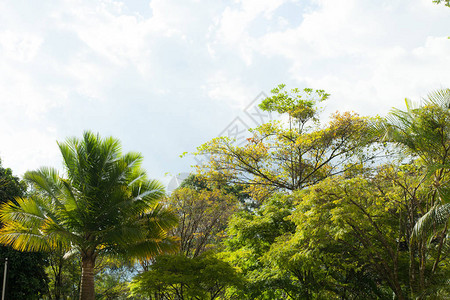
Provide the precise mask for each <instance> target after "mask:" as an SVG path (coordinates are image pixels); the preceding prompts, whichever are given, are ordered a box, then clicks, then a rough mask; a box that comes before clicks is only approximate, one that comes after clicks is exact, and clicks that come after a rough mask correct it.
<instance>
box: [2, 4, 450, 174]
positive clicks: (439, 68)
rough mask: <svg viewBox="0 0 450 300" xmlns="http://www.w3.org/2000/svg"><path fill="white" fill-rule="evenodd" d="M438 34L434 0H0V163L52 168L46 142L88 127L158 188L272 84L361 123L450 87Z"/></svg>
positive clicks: (443, 30)
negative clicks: (321, 98) (313, 92)
mask: <svg viewBox="0 0 450 300" xmlns="http://www.w3.org/2000/svg"><path fill="white" fill-rule="evenodd" d="M448 36H450V8H447V7H445V6H443V5H435V4H433V3H432V0H407V1H405V0H402V1H400V0H386V1H385V0H376V1H375V0H312V1H306V0H298V1H297V0H241V1H239V0H234V1H226V0H223V1H215V0H208V1H202V0H152V1H148V0H124V1H113V0H109V1H95V0H85V1H84V0H73V1H72V0H71V1H45V0H41V1H29V0H2V1H0V158H1V160H2V164H3V166H4V167H9V168H12V169H13V172H14V173H15V174H17V175H19V176H21V175H22V174H23V173H24V172H25V171H27V170H33V169H36V168H38V167H40V166H53V167H56V168H60V167H61V156H60V154H59V150H58V148H57V145H56V141H62V140H64V139H66V138H67V137H70V136H77V137H80V136H81V134H82V132H83V130H87V129H89V130H92V131H94V132H99V133H100V134H101V135H102V136H108V135H112V136H114V137H117V138H119V139H120V140H121V141H122V144H123V148H124V150H125V151H130V150H133V151H138V152H141V153H142V154H143V155H144V167H145V168H146V169H147V171H148V173H149V175H150V177H152V178H158V179H161V180H163V181H167V180H168V178H170V175H165V174H166V173H170V174H172V175H175V174H177V173H180V172H188V171H189V166H190V165H193V164H195V163H196V161H195V160H194V159H193V158H192V157H191V156H187V157H185V158H180V157H179V155H180V154H182V153H183V152H185V151H188V152H192V151H194V150H195V148H196V147H197V146H199V145H200V144H202V143H204V142H206V141H208V140H209V139H211V138H213V137H216V136H217V135H219V134H221V133H224V132H225V133H226V132H227V129H229V128H230V126H232V125H233V124H234V123H235V122H240V124H245V126H249V127H253V126H255V124H257V123H258V122H259V121H258V120H257V118H252V117H251V114H250V113H249V110H250V108H249V107H248V106H249V105H251V103H252V102H253V101H254V100H255V99H256V98H258V97H261V94H260V93H261V92H264V93H266V94H269V92H270V90H271V89H272V88H273V87H275V86H276V85H277V84H279V83H286V84H287V85H288V87H290V88H293V87H299V88H305V87H312V88H316V89H324V90H326V91H327V92H328V93H330V94H331V98H330V100H329V101H328V102H327V103H326V112H333V111H336V110H340V111H345V110H353V111H356V112H358V113H360V114H361V115H376V114H379V115H384V114H386V113H387V112H388V111H389V110H390V108H391V107H393V106H395V107H398V108H403V107H404V98H405V97H407V98H411V99H413V100H417V101H418V100H420V98H421V97H425V96H426V95H427V93H429V92H431V91H433V90H436V89H439V88H444V87H449V86H450V40H449V39H448V38H447V37H448ZM246 112H247V113H246ZM236 118H238V119H236ZM239 126H241V125H239ZM241 127H242V126H241Z"/></svg>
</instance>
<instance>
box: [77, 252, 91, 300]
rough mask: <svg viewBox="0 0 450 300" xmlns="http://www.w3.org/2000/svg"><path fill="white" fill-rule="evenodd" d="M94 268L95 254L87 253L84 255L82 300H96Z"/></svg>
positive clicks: (82, 258) (82, 261)
mask: <svg viewBox="0 0 450 300" xmlns="http://www.w3.org/2000/svg"><path fill="white" fill-rule="evenodd" d="M94 267H95V255H94V252H93V251H86V252H84V253H82V255H81V288H80V300H95V289H94Z"/></svg>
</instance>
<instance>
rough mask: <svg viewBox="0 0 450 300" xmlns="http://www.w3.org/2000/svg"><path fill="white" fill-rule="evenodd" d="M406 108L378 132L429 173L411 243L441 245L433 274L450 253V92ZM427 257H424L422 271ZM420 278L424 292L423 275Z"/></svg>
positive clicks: (393, 111) (434, 95) (397, 110)
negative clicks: (428, 185)
mask: <svg viewBox="0 0 450 300" xmlns="http://www.w3.org/2000/svg"><path fill="white" fill-rule="evenodd" d="M406 106H407V110H406V111H402V110H399V109H393V110H392V111H391V113H390V114H389V115H388V117H387V118H386V120H385V122H382V123H381V124H379V127H378V128H377V129H378V131H379V132H381V133H382V134H383V138H384V140H385V141H390V142H394V143H396V144H398V145H400V146H401V147H402V148H403V150H404V152H405V153H406V154H411V155H413V156H415V157H418V158H419V159H420V161H421V162H422V163H423V165H424V166H425V168H426V170H427V172H426V174H425V175H424V180H425V179H430V180H431V182H432V184H431V187H432V191H431V193H430V194H429V195H430V197H429V199H428V202H427V211H426V213H425V214H424V215H423V216H421V217H420V218H419V219H418V220H417V222H416V223H415V225H414V229H413V231H412V235H411V243H415V242H419V243H421V246H419V247H423V248H424V247H425V245H426V242H427V241H428V242H430V241H431V240H434V241H437V242H438V246H437V251H436V253H437V254H436V259H435V262H434V264H433V267H432V270H431V274H433V273H435V271H436V269H437V267H438V266H439V262H440V257H441V255H442V253H443V252H445V253H450V241H449V238H448V225H449V220H450V178H449V177H450V89H442V90H438V91H435V92H433V93H431V94H429V95H428V97H427V98H426V99H424V100H423V103H422V105H420V106H417V105H414V104H413V103H412V102H411V101H409V100H406ZM423 253H424V252H423ZM424 255H425V254H423V256H422V257H421V264H422V272H424V261H425V257H424ZM421 277H422V279H421V289H422V290H423V289H424V274H421Z"/></svg>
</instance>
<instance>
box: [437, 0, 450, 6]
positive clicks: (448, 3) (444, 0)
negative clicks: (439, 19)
mask: <svg viewBox="0 0 450 300" xmlns="http://www.w3.org/2000/svg"><path fill="white" fill-rule="evenodd" d="M441 2H442V3H444V4H445V6H448V7H450V0H443V1H442V0H433V3H436V4H440V3H441Z"/></svg>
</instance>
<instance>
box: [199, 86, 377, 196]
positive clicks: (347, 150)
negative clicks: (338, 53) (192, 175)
mask: <svg viewBox="0 0 450 300" xmlns="http://www.w3.org/2000/svg"><path fill="white" fill-rule="evenodd" d="M327 98H328V94H326V93H325V92H324V91H321V90H316V91H313V90H311V89H305V90H303V91H300V90H298V89H292V90H291V91H289V92H288V91H287V90H286V89H285V86H284V85H280V86H279V87H277V88H275V89H273V90H272V96H271V97H268V98H267V99H265V100H264V101H263V102H262V103H261V105H260V108H261V109H263V110H266V111H270V112H278V113H280V114H284V115H287V117H288V121H287V123H283V122H272V123H267V124H263V125H262V126H260V127H258V128H256V129H252V130H251V133H252V134H253V137H251V138H248V139H247V143H246V144H244V145H243V146H240V145H236V144H235V141H233V140H230V139H229V138H227V137H219V138H215V139H213V140H211V141H210V142H208V143H206V144H204V145H202V146H201V147H199V148H198V150H199V153H200V154H206V155H209V156H210V157H211V159H210V161H209V163H208V164H206V165H203V166H201V167H200V169H201V172H202V173H203V175H207V177H208V178H209V179H212V180H215V181H225V182H227V183H230V184H240V185H243V186H245V187H246V191H248V192H249V193H251V196H252V197H253V198H254V199H257V200H263V199H265V198H266V197H267V196H268V195H270V193H271V192H273V191H287V192H291V191H294V190H299V189H302V188H305V187H308V186H311V185H314V184H315V183H317V182H319V181H321V180H323V179H324V178H327V177H329V176H333V175H336V174H341V173H343V172H346V171H347V170H349V169H351V168H353V167H354V166H355V165H358V164H359V163H360V162H361V161H366V160H368V159H371V158H372V157H373V156H374V154H373V153H369V152H366V151H364V147H365V146H366V145H367V144H368V140H369V138H370V136H369V135H368V134H367V129H368V123H367V120H366V119H365V118H362V117H359V116H358V115H356V114H353V113H342V114H339V113H336V114H334V115H333V116H332V118H331V121H330V122H329V123H328V124H326V125H325V126H322V125H321V124H320V122H319V108H318V105H319V103H320V102H321V101H323V100H325V99H327ZM368 154H370V155H369V156H368Z"/></svg>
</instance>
